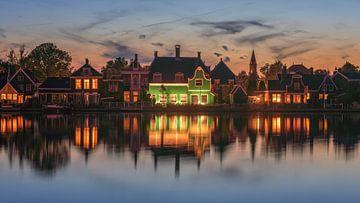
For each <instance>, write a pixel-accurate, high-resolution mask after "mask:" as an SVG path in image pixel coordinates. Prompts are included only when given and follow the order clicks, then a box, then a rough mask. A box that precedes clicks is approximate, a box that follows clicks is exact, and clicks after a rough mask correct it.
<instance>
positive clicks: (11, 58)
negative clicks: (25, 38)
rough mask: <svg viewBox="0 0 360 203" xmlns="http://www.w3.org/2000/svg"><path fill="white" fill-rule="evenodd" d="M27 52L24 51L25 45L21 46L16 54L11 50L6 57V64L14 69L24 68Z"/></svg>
mask: <svg viewBox="0 0 360 203" xmlns="http://www.w3.org/2000/svg"><path fill="white" fill-rule="evenodd" d="M27 54H28V53H27V52H26V49H25V45H21V46H20V48H19V51H18V53H16V52H15V50H13V49H11V50H10V52H9V54H8V55H7V58H8V60H7V62H8V63H9V64H11V65H13V66H15V67H16V68H19V67H25V66H26V65H27V64H26V56H27Z"/></svg>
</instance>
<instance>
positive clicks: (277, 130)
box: [0, 113, 360, 203]
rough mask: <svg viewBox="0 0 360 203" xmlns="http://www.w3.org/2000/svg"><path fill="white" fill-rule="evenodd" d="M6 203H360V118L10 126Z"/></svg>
mask: <svg viewBox="0 0 360 203" xmlns="http://www.w3.org/2000/svg"><path fill="white" fill-rule="evenodd" d="M0 134H1V137H0V138H1V139H0V141H1V143H0V202H2V203H7V202H85V201H86V202H327V203H328V202H358V199H359V198H360V193H359V186H360V175H359V174H360V172H359V171H360V161H359V159H360V157H359V149H358V143H359V137H360V115H359V114H275V113H273V114H262V113H254V114H238V113H237V114H190V115H189V114H188V115H185V114H184V115H179V114H155V113H154V114H140V113H139V114H122V113H112V114H76V115H42V114H25V115H20V114H19V115H6V114H2V115H1V118H0Z"/></svg>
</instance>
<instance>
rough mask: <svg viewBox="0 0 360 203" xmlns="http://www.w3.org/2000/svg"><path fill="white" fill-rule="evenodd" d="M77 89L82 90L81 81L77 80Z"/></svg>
mask: <svg viewBox="0 0 360 203" xmlns="http://www.w3.org/2000/svg"><path fill="white" fill-rule="evenodd" d="M75 89H77V90H79V89H81V79H76V80H75Z"/></svg>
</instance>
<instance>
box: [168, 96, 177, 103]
mask: <svg viewBox="0 0 360 203" xmlns="http://www.w3.org/2000/svg"><path fill="white" fill-rule="evenodd" d="M170 103H171V104H176V103H177V95H176V94H171V95H170Z"/></svg>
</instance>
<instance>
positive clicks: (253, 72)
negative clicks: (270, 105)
mask: <svg viewBox="0 0 360 203" xmlns="http://www.w3.org/2000/svg"><path fill="white" fill-rule="evenodd" d="M257 90H258V75H257V63H256V56H255V51H254V50H253V51H252V56H251V60H250V70H249V82H248V88H247V94H248V95H253V94H254V93H255V91H257Z"/></svg>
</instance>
